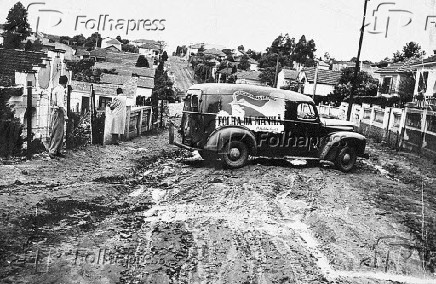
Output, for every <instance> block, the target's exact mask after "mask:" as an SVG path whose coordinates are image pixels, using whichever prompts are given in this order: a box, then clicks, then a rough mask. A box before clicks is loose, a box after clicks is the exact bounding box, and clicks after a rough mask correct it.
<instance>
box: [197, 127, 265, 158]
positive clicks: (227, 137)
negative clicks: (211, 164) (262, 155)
mask: <svg viewBox="0 0 436 284" xmlns="http://www.w3.org/2000/svg"><path fill="white" fill-rule="evenodd" d="M229 141H241V142H243V143H245V144H246V145H247V147H248V150H249V154H250V155H254V154H256V153H257V147H256V138H255V136H254V134H253V132H252V131H251V130H250V129H248V128H247V127H245V126H241V125H226V126H223V127H220V128H218V129H216V130H214V131H213V132H212V133H211V134H210V135H209V137H208V139H207V142H206V144H205V145H204V150H208V151H213V152H216V153H219V154H224V153H227V151H226V149H225V146H226V145H227V144H228V142H229Z"/></svg>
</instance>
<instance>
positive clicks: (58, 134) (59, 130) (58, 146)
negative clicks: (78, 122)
mask: <svg viewBox="0 0 436 284" xmlns="http://www.w3.org/2000/svg"><path fill="white" fill-rule="evenodd" d="M67 83H68V78H67V76H65V75H62V76H61V77H60V78H59V85H58V86H56V87H55V88H54V89H53V92H52V95H51V102H50V105H51V109H52V111H51V121H50V125H51V127H50V128H51V133H50V146H49V150H48V152H49V156H50V158H52V159H54V158H56V157H62V158H65V155H64V154H62V153H61V150H62V145H63V142H64V126H65V119H68V117H67V109H66V107H65V99H66V90H67V89H66V88H67Z"/></svg>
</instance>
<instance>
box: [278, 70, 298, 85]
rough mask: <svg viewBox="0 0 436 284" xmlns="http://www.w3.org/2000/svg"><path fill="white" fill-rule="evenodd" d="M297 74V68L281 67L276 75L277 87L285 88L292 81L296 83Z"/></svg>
mask: <svg viewBox="0 0 436 284" xmlns="http://www.w3.org/2000/svg"><path fill="white" fill-rule="evenodd" d="M298 74H299V72H298V71H297V70H291V69H285V68H284V69H282V71H280V72H279V74H278V75H277V89H283V88H284V89H287V88H289V87H290V86H291V85H292V84H293V83H297V82H298Z"/></svg>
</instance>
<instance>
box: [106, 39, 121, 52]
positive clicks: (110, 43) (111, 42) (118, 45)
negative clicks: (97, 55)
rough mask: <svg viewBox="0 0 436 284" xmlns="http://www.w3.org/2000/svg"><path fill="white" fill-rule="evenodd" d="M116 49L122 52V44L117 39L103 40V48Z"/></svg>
mask: <svg viewBox="0 0 436 284" xmlns="http://www.w3.org/2000/svg"><path fill="white" fill-rule="evenodd" d="M111 46H113V47H115V48H116V49H117V50H119V51H120V50H121V42H119V41H118V40H117V39H115V38H110V37H107V38H104V39H102V40H101V48H107V47H111Z"/></svg>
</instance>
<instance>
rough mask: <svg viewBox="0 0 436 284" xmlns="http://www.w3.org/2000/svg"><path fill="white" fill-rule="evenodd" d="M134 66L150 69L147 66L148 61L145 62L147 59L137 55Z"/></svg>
mask: <svg viewBox="0 0 436 284" xmlns="http://www.w3.org/2000/svg"><path fill="white" fill-rule="evenodd" d="M135 66H136V67H150V64H148V60H147V58H145V56H144V55H139V57H138V60H137V61H136V65H135Z"/></svg>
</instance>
